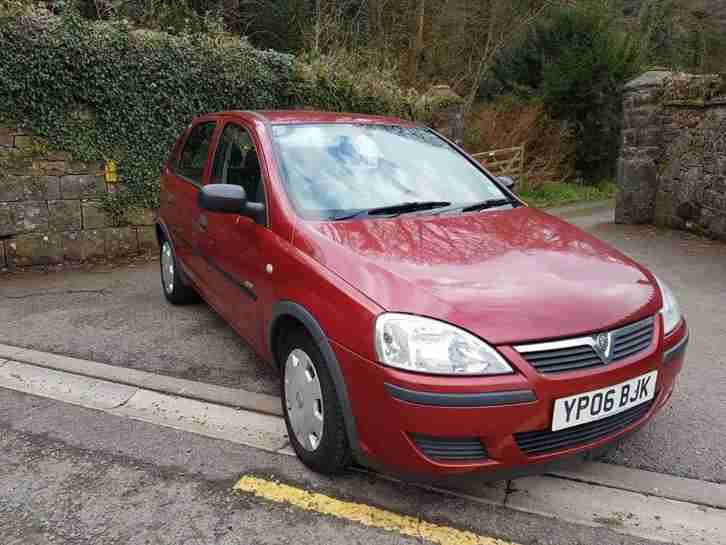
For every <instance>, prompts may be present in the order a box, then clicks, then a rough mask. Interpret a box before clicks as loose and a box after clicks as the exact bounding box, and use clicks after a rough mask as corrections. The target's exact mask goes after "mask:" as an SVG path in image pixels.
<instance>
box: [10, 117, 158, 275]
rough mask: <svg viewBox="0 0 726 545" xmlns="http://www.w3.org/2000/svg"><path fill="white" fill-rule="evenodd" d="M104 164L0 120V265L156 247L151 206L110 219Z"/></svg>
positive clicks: (94, 257)
mask: <svg viewBox="0 0 726 545" xmlns="http://www.w3.org/2000/svg"><path fill="white" fill-rule="evenodd" d="M103 174H104V173H103V165H101V164H88V163H79V162H74V161H70V160H69V159H68V158H67V157H66V156H65V154H63V153H60V152H55V151H51V150H48V147H47V144H46V143H45V142H44V141H43V140H42V139H39V138H36V137H34V136H33V135H32V134H30V133H28V132H27V131H25V130H23V129H22V128H17V127H3V126H0V269H4V268H16V267H25V266H30V265H55V264H60V263H64V262H83V261H95V260H103V259H106V258H118V257H124V256H132V255H138V254H141V253H145V252H148V251H151V250H153V249H154V248H155V246H156V237H155V231H154V226H153V223H154V221H153V220H154V218H153V214H152V213H151V212H150V211H144V212H141V213H135V214H133V217H131V216H129V217H127V218H124V219H123V220H119V221H115V222H111V221H110V219H109V218H108V217H107V215H106V214H105V213H104V211H103V208H102V207H101V201H100V198H101V197H102V195H103V193H104V192H106V191H114V190H116V189H117V186H116V185H111V184H106V182H105V178H104V175H103Z"/></svg>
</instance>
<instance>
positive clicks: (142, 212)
mask: <svg viewBox="0 0 726 545" xmlns="http://www.w3.org/2000/svg"><path fill="white" fill-rule="evenodd" d="M124 223H127V224H129V225H136V226H147V225H154V212H153V211H152V210H149V209H148V208H133V209H131V210H129V211H128V212H127V213H126V215H125V216H124Z"/></svg>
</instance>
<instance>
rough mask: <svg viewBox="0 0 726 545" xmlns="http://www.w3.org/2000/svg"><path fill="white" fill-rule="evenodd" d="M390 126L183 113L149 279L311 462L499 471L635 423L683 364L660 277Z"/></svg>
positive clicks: (451, 147) (593, 444) (678, 329)
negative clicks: (268, 393)
mask: <svg viewBox="0 0 726 545" xmlns="http://www.w3.org/2000/svg"><path fill="white" fill-rule="evenodd" d="M511 186H512V183H511V180H508V179H503V178H496V177H494V176H492V175H491V174H489V173H488V172H487V171H486V170H485V169H484V168H483V167H482V166H481V165H480V164H479V163H477V162H476V161H475V160H473V159H472V158H471V157H469V156H468V155H467V154H466V153H465V152H464V151H463V150H461V149H460V148H459V147H457V146H456V145H455V144H453V143H452V142H450V141H448V140H447V139H446V138H444V137H442V136H440V135H439V134H437V133H436V132H434V131H432V130H430V129H428V128H426V127H422V126H419V125H416V124H413V123H409V122H406V121H402V120H400V119H393V118H383V117H376V116H368V115H356V114H333V113H320V112H308V111H304V112H238V111H232V112H224V113H218V114H212V115H206V116H203V117H200V118H198V119H195V120H194V122H193V123H192V124H191V125H190V126H189V127H188V129H187V130H186V131H185V132H184V134H183V135H182V136H181V137H180V138H179V140H178V142H177V144H176V146H175V147H174V149H173V151H172V153H171V156H170V157H169V160H168V163H167V164H166V166H165V168H164V172H163V176H162V180H161V205H160V211H159V216H158V224H157V234H158V237H159V243H160V247H161V277H162V284H163V290H164V294H165V295H166V298H167V299H168V300H169V301H170V302H171V303H174V304H181V303H187V302H191V301H193V300H195V299H196V298H197V295H200V296H201V297H202V298H203V299H204V300H205V301H206V302H207V303H209V304H210V305H211V306H212V307H213V308H214V309H215V310H216V311H217V312H218V313H219V314H221V315H222V316H223V317H224V318H225V319H226V320H227V321H228V322H229V323H230V325H231V326H232V327H233V328H234V329H235V330H236V331H238V332H239V334H240V335H241V336H242V337H243V338H244V339H245V340H246V341H247V342H248V343H249V344H250V345H251V346H252V348H254V350H255V351H256V352H257V353H258V354H259V355H260V356H261V357H262V358H263V359H265V360H267V361H269V362H270V363H271V364H273V365H274V366H276V367H277V368H278V369H279V370H280V374H281V377H282V406H283V410H284V415H285V421H286V423H287V429H288V432H289V436H290V441H291V443H292V445H293V447H294V449H295V452H296V453H297V454H298V456H299V457H300V458H301V459H302V461H303V462H304V463H305V464H306V465H308V466H309V467H310V468H312V469H314V470H316V471H320V472H326V473H332V472H335V471H338V470H340V469H341V468H342V467H344V466H345V465H346V464H347V463H349V462H351V461H353V460H355V461H357V462H358V463H360V464H363V465H367V466H372V467H379V468H383V469H385V470H387V471H391V472H395V473H399V474H408V475H414V476H432V475H439V476H445V475H456V474H463V473H469V472H490V474H491V475H495V474H496V475H501V474H502V473H515V472H519V471H523V470H527V469H529V466H536V465H537V464H540V463H543V462H549V461H552V460H555V459H558V458H561V457H563V456H567V455H572V454H577V453H580V452H584V451H587V450H591V449H594V448H597V447H601V446H603V445H605V444H607V443H609V442H612V441H613V440H615V439H618V438H620V437H621V436H623V435H625V434H627V433H628V432H630V431H632V430H634V429H635V428H637V427H639V426H641V425H642V424H644V423H645V422H647V421H648V420H649V419H650V418H652V417H653V416H654V415H655V414H656V413H657V412H658V411H659V410H660V409H661V408H662V407H663V405H664V404H665V403H666V402H667V401H668V399H669V398H670V396H671V394H672V392H673V387H674V384H675V381H676V376H677V375H678V373H679V372H680V370H681V366H682V365H683V359H684V353H685V348H686V344H687V341H688V332H687V328H686V324H685V321H684V320H683V318H682V317H681V313H680V310H679V308H678V304H677V303H676V300H675V298H674V296H673V294H672V293H671V291H670V289H669V288H668V287H667V286H666V285H665V284H663V283H662V282H661V281H659V280H658V279H657V278H656V277H655V276H654V275H653V274H652V273H651V272H649V271H648V270H646V269H645V268H643V267H642V266H640V265H638V264H637V263H635V262H634V261H633V260H631V259H629V258H628V257H626V256H625V255H623V254H621V253H620V252H618V251H617V250H615V249H613V248H611V247H610V246H608V245H607V244H604V243H603V242H600V241H599V240H597V239H595V238H593V237H591V236H589V235H588V234H586V233H584V232H582V231H580V230H579V229H577V228H575V227H573V226H571V225H569V224H567V223H565V222H564V221H561V220H559V219H557V218H555V217H552V216H550V215H548V214H546V213H545V212H542V211H540V210H536V209H534V208H529V207H528V206H527V205H526V204H525V203H523V202H522V201H521V200H520V199H518V198H517V196H516V195H515V194H514V193H513V191H512V187H511Z"/></svg>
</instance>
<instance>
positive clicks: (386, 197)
mask: <svg viewBox="0 0 726 545" xmlns="http://www.w3.org/2000/svg"><path fill="white" fill-rule="evenodd" d="M272 135H273V141H274V144H275V147H276V150H277V153H278V157H279V160H280V163H281V166H282V171H283V174H284V181H285V185H286V190H287V192H288V194H289V195H290V198H291V200H292V201H293V204H294V205H295V208H296V209H297V210H298V212H299V213H300V214H301V215H302V216H303V217H305V218H308V219H336V218H338V219H340V218H343V217H346V215H347V214H351V213H353V214H354V213H356V212H358V211H362V210H370V209H375V208H383V207H389V206H396V205H399V204H401V203H411V202H426V201H431V202H434V201H445V202H450V203H451V205H452V206H466V205H470V204H474V203H479V202H482V201H489V200H497V199H506V198H508V197H507V195H505V194H504V193H503V192H502V190H500V189H499V187H498V186H497V185H496V184H495V183H494V182H493V181H492V180H491V179H490V178H489V177H488V176H487V175H486V174H484V173H483V172H482V171H481V170H479V169H478V168H476V167H475V166H474V165H472V164H471V163H470V162H469V161H468V160H467V159H466V158H465V157H464V156H463V155H461V154H460V153H459V152H457V151H456V150H455V149H454V148H452V147H451V146H450V145H449V144H448V143H447V142H446V141H444V140H442V139H441V138H439V137H438V136H437V135H436V134H434V133H433V132H431V131H429V130H427V129H425V128H421V127H401V126H396V125H390V126H389V125H365V124H363V125H358V124H356V125H353V124H350V125H348V124H328V125H324V124H321V125H276V126H274V127H273V130H272Z"/></svg>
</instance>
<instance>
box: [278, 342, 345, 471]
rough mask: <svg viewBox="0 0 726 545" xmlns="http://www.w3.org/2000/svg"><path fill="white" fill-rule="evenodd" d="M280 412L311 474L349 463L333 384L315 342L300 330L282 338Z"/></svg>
mask: <svg viewBox="0 0 726 545" xmlns="http://www.w3.org/2000/svg"><path fill="white" fill-rule="evenodd" d="M281 344H282V346H281V347H280V355H281V356H282V358H283V359H282V409H283V412H284V414H285V424H286V425H287V433H288V435H289V437H290V443H291V444H292V447H293V450H295V453H296V454H297V455H298V457H299V458H300V460H302V462H303V463H304V464H305V465H306V466H308V467H309V468H310V469H312V470H313V471H317V472H318V473H325V474H335V473H338V472H340V471H341V470H342V469H343V468H344V467H345V466H346V465H348V463H349V461H350V449H349V446H348V438H347V436H346V433H345V423H344V420H343V412H342V410H341V408H340V404H339V403H338V396H337V394H336V391H335V384H334V383H333V379H332V377H331V376H330V371H329V370H328V367H327V365H326V364H325V360H324V359H323V357H322V354H321V353H320V350H319V349H318V347H317V345H316V343H315V342H314V341H313V340H312V338H311V337H310V336H309V335H308V334H307V333H306V332H305V331H303V330H302V329H294V330H292V331H290V332H289V333H287V334H286V335H283V338H282V343H281Z"/></svg>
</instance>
